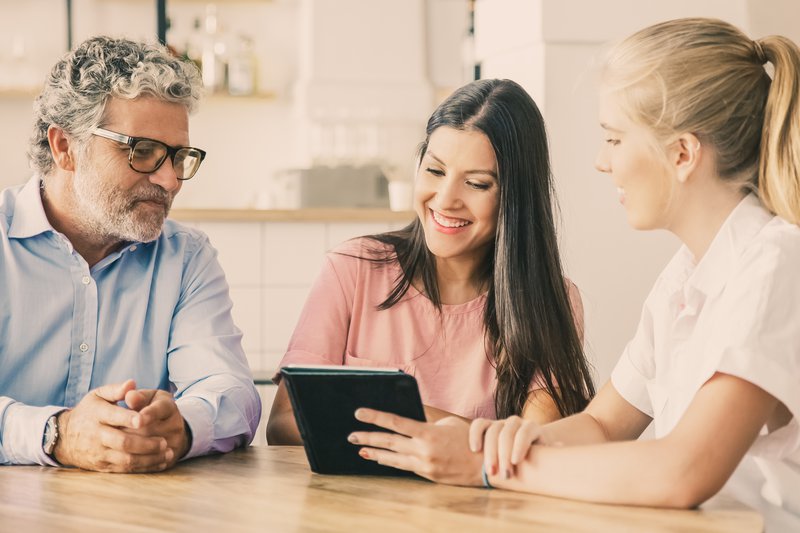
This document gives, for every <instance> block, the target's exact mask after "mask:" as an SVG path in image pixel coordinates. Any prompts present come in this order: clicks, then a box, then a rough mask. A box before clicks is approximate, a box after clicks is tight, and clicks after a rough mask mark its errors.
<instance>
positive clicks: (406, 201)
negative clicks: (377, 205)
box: [389, 180, 414, 211]
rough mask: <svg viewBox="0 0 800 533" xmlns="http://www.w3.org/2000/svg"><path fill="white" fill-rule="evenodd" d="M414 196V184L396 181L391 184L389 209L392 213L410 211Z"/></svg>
mask: <svg viewBox="0 0 800 533" xmlns="http://www.w3.org/2000/svg"><path fill="white" fill-rule="evenodd" d="M413 194H414V183H413V182H411V181H403V180H395V181H390V182H389V209H391V210H392V211H410V210H411V199H412V196H413Z"/></svg>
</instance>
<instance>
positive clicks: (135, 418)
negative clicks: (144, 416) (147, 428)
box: [131, 415, 142, 428]
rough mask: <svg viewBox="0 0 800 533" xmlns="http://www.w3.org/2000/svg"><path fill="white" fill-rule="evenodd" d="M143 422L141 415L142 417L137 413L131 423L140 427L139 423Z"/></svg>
mask: <svg viewBox="0 0 800 533" xmlns="http://www.w3.org/2000/svg"><path fill="white" fill-rule="evenodd" d="M141 422H142V421H141V417H140V416H139V415H136V416H134V417H133V418H131V425H132V426H133V427H134V428H138V427H139V424H141Z"/></svg>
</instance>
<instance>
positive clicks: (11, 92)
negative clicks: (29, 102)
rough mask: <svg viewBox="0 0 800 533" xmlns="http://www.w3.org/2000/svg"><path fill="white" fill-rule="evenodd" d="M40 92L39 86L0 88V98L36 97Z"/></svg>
mask: <svg viewBox="0 0 800 533" xmlns="http://www.w3.org/2000/svg"><path fill="white" fill-rule="evenodd" d="M40 92H42V89H41V87H27V88H19V89H0V98H36V97H37V96H39V93H40Z"/></svg>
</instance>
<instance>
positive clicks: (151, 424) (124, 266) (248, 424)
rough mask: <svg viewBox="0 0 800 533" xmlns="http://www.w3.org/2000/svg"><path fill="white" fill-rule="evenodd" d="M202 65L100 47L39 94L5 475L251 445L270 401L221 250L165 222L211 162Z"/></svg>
mask: <svg viewBox="0 0 800 533" xmlns="http://www.w3.org/2000/svg"><path fill="white" fill-rule="evenodd" d="M200 91H201V81H200V77H199V74H198V72H197V69H196V68H195V67H194V66H193V65H192V64H191V63H188V62H184V61H181V60H179V59H177V58H175V57H172V56H171V55H169V53H168V52H167V50H166V49H165V48H163V47H161V46H155V45H146V44H142V43H137V42H133V41H129V40H124V39H109V38H105V37H97V38H92V39H89V40H87V41H86V42H84V43H82V44H81V45H79V46H78V47H77V48H76V49H75V50H73V51H72V52H70V53H68V54H67V55H65V56H64V57H63V58H62V59H61V60H60V61H59V62H58V63H57V64H56V65H55V67H54V68H53V69H52V71H51V72H50V76H49V77H48V78H47V80H46V83H45V87H44V89H43V90H42V93H41V94H40V95H39V96H38V98H37V99H36V103H35V105H34V110H35V119H36V120H35V126H34V133H33V136H32V139H31V146H30V160H31V166H32V167H33V169H34V176H33V177H32V178H31V180H30V181H28V182H27V184H25V185H23V186H18V187H15V188H11V189H6V190H5V191H2V193H0V464H42V465H52V466H59V465H64V466H76V467H80V468H84V469H88V470H100V471H111V472H151V471H159V470H164V469H166V468H169V467H170V466H172V465H174V464H175V463H176V462H177V461H178V460H180V459H182V458H188V457H193V456H197V455H202V454H206V453H210V452H226V451H229V450H232V449H233V448H235V447H237V446H243V445H246V444H248V443H249V442H250V441H251V440H252V438H253V435H254V433H255V430H256V427H257V425H258V422H259V419H260V415H261V402H260V399H259V396H258V393H257V392H256V389H255V386H254V385H253V380H252V374H251V372H250V369H249V368H248V366H247V362H246V359H245V356H244V353H243V351H242V347H241V332H240V331H239V330H238V329H237V328H236V326H235V325H234V324H233V320H232V318H231V307H232V304H231V300H230V297H229V295H228V285H227V282H226V281H225V276H224V274H223V272H222V270H221V268H220V265H219V263H218V262H217V259H216V251H215V250H214V249H213V248H212V247H211V245H210V244H209V242H208V239H207V237H206V236H205V235H203V234H202V233H201V232H199V231H196V230H193V229H189V228H186V227H183V226H181V225H179V224H177V223H175V222H173V221H171V220H166V217H167V214H168V212H169V209H170V206H171V205H172V201H173V199H174V197H175V195H176V194H177V193H178V191H179V190H180V188H181V185H182V184H183V182H184V181H186V180H188V179H190V178H192V176H194V174H195V172H197V169H198V167H199V166H200V163H201V162H202V161H203V158H204V157H205V152H204V151H203V150H200V149H198V148H193V147H191V146H190V144H189V124H188V115H189V112H190V111H192V110H193V109H194V107H195V106H196V104H197V100H198V98H199V95H200Z"/></svg>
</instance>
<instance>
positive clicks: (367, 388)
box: [281, 366, 425, 476]
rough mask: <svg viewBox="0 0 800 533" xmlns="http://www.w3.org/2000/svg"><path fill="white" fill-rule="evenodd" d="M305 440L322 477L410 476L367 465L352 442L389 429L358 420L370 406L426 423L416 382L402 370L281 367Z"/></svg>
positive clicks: (370, 464) (368, 463)
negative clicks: (353, 435) (357, 412)
mask: <svg viewBox="0 0 800 533" xmlns="http://www.w3.org/2000/svg"><path fill="white" fill-rule="evenodd" d="M281 375H282V376H283V379H285V380H286V390H287V392H288V393H289V399H290V401H291V403H292V409H294V416H295V420H296V422H297V427H298V429H299V430H300V435H301V436H302V437H303V446H304V447H305V451H306V456H307V457H308V463H309V465H310V466H311V470H312V471H313V472H317V473H319V474H368V475H384V476H386V475H388V476H399V475H410V473H409V472H405V471H403V470H398V469H396V468H392V467H389V466H384V465H380V464H378V463H376V462H374V461H368V460H366V459H363V458H362V457H360V456H359V455H358V450H359V448H360V446H357V445H355V444H351V443H350V442H348V441H347V436H348V435H350V433H352V432H354V431H388V430H386V429H383V428H379V427H377V426H374V425H372V424H365V423H364V422H360V421H358V420H356V419H355V416H354V413H355V410H356V409H358V408H359V407H370V408H372V409H378V410H380V411H387V412H390V413H394V414H397V415H400V416H404V417H406V418H412V419H414V420H420V421H424V420H425V412H424V410H423V407H422V401H421V399H420V396H419V388H418V387H417V380H416V379H414V377H413V376H411V375H409V374H406V373H404V372H402V371H400V370H393V369H366V368H363V367H346V366H330V367H328V366H315V367H308V366H288V367H284V368H282V369H281Z"/></svg>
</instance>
